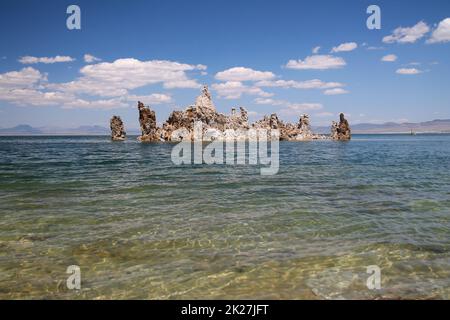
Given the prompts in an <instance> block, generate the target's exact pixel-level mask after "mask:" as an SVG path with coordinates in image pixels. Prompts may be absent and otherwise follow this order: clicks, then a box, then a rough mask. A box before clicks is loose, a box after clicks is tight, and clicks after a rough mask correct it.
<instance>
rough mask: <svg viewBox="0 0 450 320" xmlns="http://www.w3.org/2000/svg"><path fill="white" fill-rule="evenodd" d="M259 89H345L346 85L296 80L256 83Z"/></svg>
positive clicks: (316, 80)
mask: <svg viewBox="0 0 450 320" xmlns="http://www.w3.org/2000/svg"><path fill="white" fill-rule="evenodd" d="M255 86H257V87H281V88H293V89H328V88H336V87H343V86H345V84H343V83H340V82H323V81H322V80H319V79H313V80H306V81H295V80H275V81H273V80H265V81H259V82H256V83H255Z"/></svg>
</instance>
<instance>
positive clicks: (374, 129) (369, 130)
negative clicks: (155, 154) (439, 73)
mask: <svg viewBox="0 0 450 320" xmlns="http://www.w3.org/2000/svg"><path fill="white" fill-rule="evenodd" d="M350 125H351V128H352V133H356V134H358V133H359V134H375V133H410V132H411V131H413V132H415V133H450V119H444V120H433V121H426V122H419V123H395V122H386V123H383V124H373V123H359V124H353V125H352V124H350ZM313 131H314V132H317V133H324V134H328V133H329V132H330V127H313ZM110 133H111V132H110V129H109V128H106V127H102V126H80V127H77V128H62V127H37V128H35V127H32V126H29V125H26V124H21V125H18V126H15V127H12V128H4V129H2V128H0V135H3V136H7V135H9V136H11V135H109V134H110ZM127 134H129V135H139V134H140V131H139V129H128V130H127Z"/></svg>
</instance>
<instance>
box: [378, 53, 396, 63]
mask: <svg viewBox="0 0 450 320" xmlns="http://www.w3.org/2000/svg"><path fill="white" fill-rule="evenodd" d="M396 60H397V56H396V55H395V54H388V55H385V56H384V57H383V58H381V61H384V62H394V61H396Z"/></svg>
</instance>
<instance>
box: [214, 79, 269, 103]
mask: <svg viewBox="0 0 450 320" xmlns="http://www.w3.org/2000/svg"><path fill="white" fill-rule="evenodd" d="M212 88H213V89H214V90H216V91H217V93H218V95H219V97H220V98H224V99H239V98H240V97H241V96H242V95H243V94H247V95H252V96H260V97H270V96H272V95H273V94H272V93H269V92H265V91H264V90H262V89H261V88H258V87H255V86H247V85H245V84H243V83H242V82H239V81H227V82H224V83H214V84H213V85H212Z"/></svg>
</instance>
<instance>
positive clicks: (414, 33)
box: [383, 21, 430, 43]
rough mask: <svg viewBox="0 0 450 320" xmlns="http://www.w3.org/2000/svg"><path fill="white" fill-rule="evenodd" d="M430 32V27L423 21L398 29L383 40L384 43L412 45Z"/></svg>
mask: <svg viewBox="0 0 450 320" xmlns="http://www.w3.org/2000/svg"><path fill="white" fill-rule="evenodd" d="M429 31H430V27H429V26H428V25H427V24H426V23H425V22H423V21H420V22H418V23H417V24H416V25H414V26H413V27H409V28H403V27H399V28H397V29H395V30H394V31H393V33H392V34H391V35H388V36H385V37H384V38H383V42H384V43H394V42H397V43H414V42H416V41H417V40H419V39H421V38H422V37H424V36H425V35H426V34H427V33H428V32H429Z"/></svg>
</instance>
